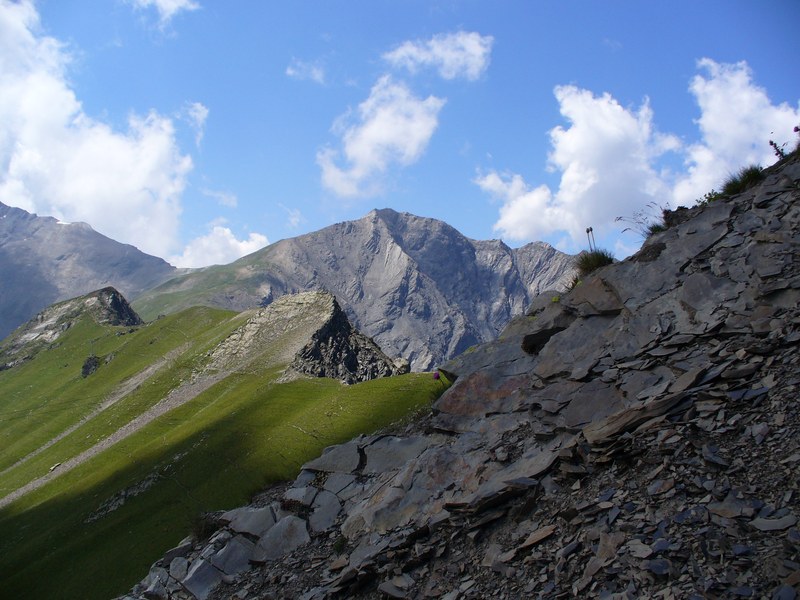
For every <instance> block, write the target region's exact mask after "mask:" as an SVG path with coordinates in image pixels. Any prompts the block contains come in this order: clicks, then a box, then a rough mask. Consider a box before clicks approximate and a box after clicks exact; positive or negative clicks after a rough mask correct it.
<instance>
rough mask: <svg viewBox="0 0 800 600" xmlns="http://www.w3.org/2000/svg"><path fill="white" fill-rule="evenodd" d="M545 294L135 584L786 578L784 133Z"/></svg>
mask: <svg viewBox="0 0 800 600" xmlns="http://www.w3.org/2000/svg"><path fill="white" fill-rule="evenodd" d="M765 175H766V177H765V179H764V181H763V182H762V183H761V184H759V185H757V186H756V187H754V188H752V189H750V190H748V191H745V192H743V193H741V194H739V195H736V196H733V197H730V198H726V199H723V200H717V201H716V202H714V203H711V204H709V205H708V206H705V207H700V208H697V209H693V210H692V211H690V212H689V213H688V214H687V215H684V216H686V217H687V218H686V219H683V218H681V219H678V220H676V221H675V222H674V223H673V225H672V226H671V227H670V228H668V229H667V230H666V231H664V232H662V233H659V234H656V235H654V236H652V237H651V238H650V239H649V240H648V241H647V243H646V244H645V245H644V246H643V248H642V250H641V251H640V252H639V253H637V254H636V255H634V256H633V257H631V258H629V259H627V260H624V261H622V262H620V263H616V264H614V265H610V266H607V267H604V268H603V269H600V270H599V271H597V272H595V273H594V274H592V275H590V276H588V277H586V278H584V280H583V283H582V284H581V285H579V286H578V287H576V288H575V289H574V290H573V291H572V292H570V293H565V294H558V295H555V294H547V295H545V296H542V297H539V298H538V299H536V300H535V301H534V303H533V309H532V311H531V312H530V313H529V314H526V315H522V316H519V317H517V318H515V319H514V320H513V321H512V322H511V324H510V325H509V326H508V327H506V328H505V329H504V331H503V333H502V335H501V336H500V337H499V338H498V339H497V340H495V341H493V342H490V343H488V344H484V345H481V346H479V347H478V348H476V349H474V351H472V352H469V353H465V354H464V355H462V356H460V357H458V358H457V359H455V360H453V361H450V362H449V363H448V364H447V365H445V367H444V370H445V371H446V372H447V373H449V374H451V375H452V376H453V377H456V378H457V379H456V381H455V383H454V385H453V386H452V387H451V388H450V389H449V390H448V391H447V392H445V394H444V395H443V396H442V397H441V398H440V399H439V400H438V401H437V402H436V403H435V405H434V410H433V413H432V414H431V415H430V416H429V417H428V418H426V419H423V420H422V421H421V422H419V423H417V424H414V425H411V426H409V427H407V428H406V429H405V430H403V431H397V432H395V433H394V434H393V435H387V434H384V435H373V436H362V437H359V438H357V439H354V440H352V441H350V442H348V443H345V444H342V445H339V446H334V447H331V448H329V449H327V450H326V451H325V452H324V453H323V454H322V455H321V456H320V457H319V458H317V459H315V460H312V461H310V462H309V463H307V464H306V465H305V466H304V468H303V470H302V471H301V473H300V475H299V476H298V477H297V479H296V480H295V481H294V482H292V483H290V484H289V485H288V486H283V487H277V488H273V489H271V490H267V491H265V492H264V494H263V495H262V496H261V497H260V498H259V500H258V502H257V503H256V504H254V505H253V506H249V507H242V508H239V509H233V510H230V511H227V512H225V513H222V514H220V515H218V517H219V522H220V523H221V524H222V527H221V528H220V530H219V531H217V533H215V534H214V535H213V536H212V537H211V538H210V540H208V541H207V542H203V543H193V542H192V540H191V539H187V540H185V543H184V544H182V545H181V546H179V547H178V548H175V549H174V550H172V551H170V553H168V555H167V557H165V559H164V560H163V561H160V562H159V563H157V564H155V565H154V566H153V569H152V570H151V572H150V574H149V575H148V577H147V578H146V579H145V580H144V581H143V582H142V584H141V585H139V586H137V587H136V588H135V589H134V590H133V592H132V596H130V597H137V598H141V597H170V598H187V597H188V598H192V597H194V598H202V599H206V598H210V599H212V600H215V599H221V598H228V597H231V596H234V597H293V598H302V599H304V600H316V599H323V598H340V597H363V598H377V597H390V598H420V597H426V598H440V599H447V600H460V599H466V598H494V597H498V598H522V597H537V598H557V597H581V598H618V599H633V598H653V597H664V598H707V597H715V598H772V599H776V600H782V599H793V598H796V597H797V592H798V588H799V587H800V530H799V529H798V517H800V487H799V484H798V481H799V479H798V476H797V475H798V464H800V435H798V432H800V404H798V391H799V390H800V357H799V356H798V352H797V346H798V343H800V308H798V304H799V303H800V257H799V254H798V250H800V246H799V245H798V243H797V240H798V239H800V156H798V155H797V153H795V154H794V155H792V156H791V157H790V158H788V159H787V160H784V161H781V163H779V164H778V165H776V166H775V167H772V168H770V169H768V170H767V172H766V174H765Z"/></svg>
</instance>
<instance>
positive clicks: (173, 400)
mask: <svg viewBox="0 0 800 600" xmlns="http://www.w3.org/2000/svg"><path fill="white" fill-rule="evenodd" d="M179 350H180V349H179ZM176 352H177V354H179V353H180V352H178V351H177V350H176V351H173V352H170V354H168V355H167V356H165V357H164V359H165V362H164V363H159V364H158V365H154V367H155V368H154V369H153V370H152V371H151V370H150V369H146V370H145V371H150V375H152V374H153V373H154V372H155V371H157V370H158V368H161V367H163V365H164V364H166V362H168V361H169V359H170V358H169V357H171V356H172V355H175V356H177V354H175V353H176ZM173 357H174V356H173ZM145 371H143V372H142V373H140V374H139V375H143V374H144V373H145ZM229 374H230V373H229V372H218V373H215V374H214V375H207V376H204V377H200V378H198V379H196V380H194V381H191V382H189V383H185V384H182V385H180V386H178V387H177V388H175V389H174V390H172V391H171V392H170V393H169V394H167V397H166V398H164V399H163V400H161V401H160V402H158V403H156V404H154V405H153V406H152V407H150V408H149V409H148V410H146V411H145V412H143V413H142V414H140V415H138V416H137V417H136V418H134V419H132V420H131V421H130V422H128V423H126V424H125V425H123V426H122V427H120V428H119V429H117V430H116V431H115V432H114V433H112V434H111V435H110V436H108V437H106V438H104V439H102V440H100V441H99V442H97V443H96V444H95V445H94V446H92V447H91V448H88V449H87V450H84V451H83V452H81V453H80V454H78V455H77V456H73V457H72V458H70V459H68V460H66V461H64V462H63V463H62V464H61V465H59V466H58V468H57V469H55V470H54V471H51V472H50V473H47V474H46V475H43V476H42V477H39V478H38V479H34V480H33V481H30V482H28V483H26V484H25V485H23V486H22V487H20V488H17V489H16V490H14V491H13V492H11V493H10V494H8V495H7V496H5V497H3V498H0V508H4V507H5V506H8V505H9V504H11V503H12V502H14V501H15V500H17V499H18V498H21V497H22V496H24V495H25V494H27V493H29V492H32V491H33V490H37V489H39V488H40V487H42V486H43V485H45V484H46V483H49V482H50V481H52V480H53V479H55V478H56V477H59V476H61V475H64V474H65V473H68V472H70V471H71V470H72V469H74V468H75V467H78V466H80V465H82V464H83V463H84V462H86V461H87V460H89V459H90V458H92V457H94V456H96V455H97V454H99V453H100V452H102V451H103V450H106V449H108V448H110V447H111V446H113V445H114V444H116V443H117V442H119V441H121V440H124V439H125V438H126V437H128V436H130V435H132V434H134V433H136V432H137V431H139V430H140V429H141V428H142V427H144V426H145V425H147V424H148V423H150V422H152V421H153V420H155V419H157V418H158V417H160V416H161V415H163V414H166V413H167V412H169V411H171V410H172V409H173V408H177V407H179V406H181V405H182V404H185V403H186V402H188V401H189V400H191V399H193V398H195V397H196V396H198V395H199V394H201V393H203V392H204V391H205V390H207V389H208V388H210V387H211V386H212V385H214V384H215V383H217V382H218V381H221V380H222V379H224V378H225V377H227V376H228V375H229ZM139 375H137V376H136V377H139ZM146 379H147V377H143V378H141V379H140V380H139V383H141V382H142V381H144V380H146ZM136 385H138V384H136ZM136 385H131V386H127V385H126V386H125V387H126V389H128V391H129V392H130V391H131V390H133V389H135V387H136ZM119 391H120V390H117V392H115V393H114V397H116V400H115V401H118V400H119V399H120V398H122V397H123V396H124V394H123V395H120V396H119V397H117V394H118V392H119ZM109 399H111V397H110V398H109ZM107 402H108V400H107V401H106V402H104V405H105V404H106V403H107ZM108 406H110V404H109V405H108ZM108 406H106V408H108ZM60 435H61V436H62V437H63V435H65V434H60ZM55 441H57V440H55V438H54V439H53V440H50V442H48V444H49V445H52V444H53V443H55ZM42 450H44V447H42V448H40V449H39V450H38V451H37V452H41V451H42ZM32 454H33V453H32ZM30 456H31V455H28V457H30ZM28 457H26V459H27V458H28Z"/></svg>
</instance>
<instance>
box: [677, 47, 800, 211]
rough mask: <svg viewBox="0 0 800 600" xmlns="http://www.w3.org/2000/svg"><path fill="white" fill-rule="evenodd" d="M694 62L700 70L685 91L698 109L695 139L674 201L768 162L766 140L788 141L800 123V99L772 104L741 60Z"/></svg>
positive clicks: (695, 195)
mask: <svg viewBox="0 0 800 600" xmlns="http://www.w3.org/2000/svg"><path fill="white" fill-rule="evenodd" d="M697 66H698V69H699V70H701V71H702V73H700V74H698V75H696V76H695V77H694V78H693V79H692V81H691V84H690V85H689V91H690V92H691V94H692V95H693V96H694V97H695V100H696V101H697V105H698V107H699V108H700V118H699V119H697V125H698V127H699V129H700V134H701V141H699V142H698V143H696V144H692V145H690V146H689V147H688V148H687V149H686V165H687V174H686V176H684V177H682V178H681V179H680V180H679V181H678V183H677V185H676V186H675V202H676V203H678V204H687V203H691V202H692V201H693V200H695V199H697V198H699V197H701V196H702V195H703V194H704V193H706V192H708V191H709V190H711V188H714V187H716V188H717V189H719V185H720V182H722V181H723V180H724V179H725V178H726V177H727V176H728V175H730V174H731V173H734V172H736V171H737V170H739V168H741V167H742V166H746V165H750V164H760V165H762V166H766V165H769V164H771V163H772V162H774V160H775V155H774V154H773V152H772V148H770V147H769V146H768V145H767V141H768V140H769V139H772V138H775V141H776V142H778V143H779V144H780V143H783V142H786V141H788V140H789V139H790V138H791V137H792V129H793V128H794V127H795V126H796V125H797V124H798V123H800V103H798V106H797V107H791V106H789V105H788V104H786V103H785V102H784V103H781V104H779V105H777V106H776V105H774V104H773V103H772V101H771V100H770V99H769V96H768V95H767V91H766V90H765V89H764V88H762V87H760V86H758V85H756V84H755V83H754V82H753V73H752V71H751V70H750V67H749V66H748V65H747V63H746V62H738V63H736V64H719V63H716V62H714V61H713V60H711V59H708V58H703V59H701V60H699V61H698V63H697ZM773 132H774V135H772V133H773ZM792 141H793V140H792ZM790 144H791V142H790ZM790 148H791V145H790Z"/></svg>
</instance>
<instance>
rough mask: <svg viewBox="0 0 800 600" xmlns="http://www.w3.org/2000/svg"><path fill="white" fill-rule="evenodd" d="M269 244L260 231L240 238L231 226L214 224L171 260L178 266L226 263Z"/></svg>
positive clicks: (194, 266)
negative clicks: (237, 237)
mask: <svg viewBox="0 0 800 600" xmlns="http://www.w3.org/2000/svg"><path fill="white" fill-rule="evenodd" d="M267 244H269V240H267V237H266V236H264V235H261V234H260V233H251V234H250V235H249V236H248V237H247V239H244V240H238V239H236V236H235V235H234V234H233V232H232V231H231V230H230V229H229V228H227V227H223V226H221V225H214V226H213V227H212V229H211V231H210V232H209V233H208V234H207V235H204V236H201V237H198V238H195V239H194V240H192V241H191V242H189V244H187V246H186V248H184V250H183V253H182V254H180V255H177V256H173V257H171V258H170V259H169V262H170V263H171V264H173V265H175V266H176V267H190V268H196V267H205V266H208V265H226V264H228V263H230V262H233V261H234V260H236V259H237V258H241V257H242V256H245V255H246V254H250V253H252V252H255V251H256V250H260V249H261V248H263V247H264V246H266V245H267Z"/></svg>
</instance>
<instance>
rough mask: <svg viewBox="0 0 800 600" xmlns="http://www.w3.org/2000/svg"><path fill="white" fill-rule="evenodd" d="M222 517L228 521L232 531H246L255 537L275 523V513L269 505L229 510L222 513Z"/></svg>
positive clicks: (262, 533)
mask: <svg viewBox="0 0 800 600" xmlns="http://www.w3.org/2000/svg"><path fill="white" fill-rule="evenodd" d="M222 519H223V520H225V521H228V522H229V524H228V528H229V529H231V530H232V531H235V532H236V533H248V534H250V535H253V536H255V537H261V536H262V535H264V533H266V531H267V530H268V529H269V528H270V527H272V526H273V525H275V515H274V514H273V512H272V509H271V508H270V507H269V506H265V507H264V508H249V507H244V508H237V509H234V510H229V511H228V512H226V513H225V514H223V515H222Z"/></svg>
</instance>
